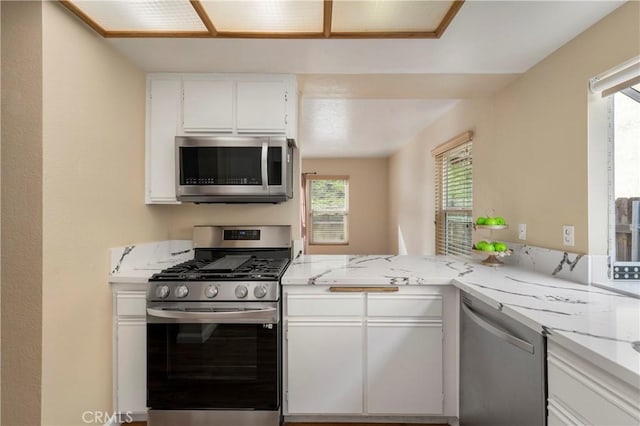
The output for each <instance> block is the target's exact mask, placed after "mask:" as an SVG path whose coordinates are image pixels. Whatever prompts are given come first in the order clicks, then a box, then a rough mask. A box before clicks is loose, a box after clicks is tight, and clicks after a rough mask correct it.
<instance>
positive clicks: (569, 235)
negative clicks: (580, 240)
mask: <svg viewBox="0 0 640 426" xmlns="http://www.w3.org/2000/svg"><path fill="white" fill-rule="evenodd" d="M562 244H564V245H565V246H569V247H573V246H574V245H575V229H574V226H573V225H563V226H562Z"/></svg>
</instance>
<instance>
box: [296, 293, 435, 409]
mask: <svg viewBox="0 0 640 426" xmlns="http://www.w3.org/2000/svg"><path fill="white" fill-rule="evenodd" d="M429 291H430V292H432V294H429V293H428V292H429ZM284 304H285V307H284V321H285V330H286V332H285V333H286V339H285V365H286V377H285V395H286V398H285V399H286V401H285V405H284V414H285V416H291V415H293V416H295V415H312V414H317V415H329V416H330V415H336V416H338V415H356V416H373V417H375V416H439V415H442V414H443V399H444V398H443V395H444V386H443V375H444V373H443V321H442V296H441V295H440V294H438V293H437V290H433V289H429V288H425V287H422V288H417V287H414V288H400V291H398V292H397V293H367V292H363V293H339V292H337V293H335V292H330V291H329V288H328V287H320V286H317V287H315V288H308V287H304V288H295V287H284Z"/></svg>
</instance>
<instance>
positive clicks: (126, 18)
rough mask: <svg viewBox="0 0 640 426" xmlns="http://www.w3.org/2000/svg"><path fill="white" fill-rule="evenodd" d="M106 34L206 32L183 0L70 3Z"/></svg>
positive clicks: (195, 14)
mask: <svg viewBox="0 0 640 426" xmlns="http://www.w3.org/2000/svg"><path fill="white" fill-rule="evenodd" d="M73 4H75V5H76V6H77V7H78V8H79V9H80V10H81V11H83V12H84V13H85V14H87V15H88V16H90V17H91V19H93V20H94V21H95V22H96V23H97V24H98V25H100V26H101V27H102V28H104V29H105V30H107V31H207V28H206V27H205V26H204V24H203V23H202V21H201V20H200V18H199V17H198V14H197V13H196V11H195V10H194V9H193V7H192V6H191V4H190V3H189V1H187V0H170V1H84V0H81V1H74V2H73Z"/></svg>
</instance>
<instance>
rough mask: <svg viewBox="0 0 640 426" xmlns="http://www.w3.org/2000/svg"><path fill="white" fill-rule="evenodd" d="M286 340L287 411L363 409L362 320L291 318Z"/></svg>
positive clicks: (324, 411)
mask: <svg viewBox="0 0 640 426" xmlns="http://www.w3.org/2000/svg"><path fill="white" fill-rule="evenodd" d="M287 342H288V345H287V352H288V360H289V363H288V366H287V369H288V377H289V381H288V388H287V391H288V402H289V411H291V412H295V413H307V414H322V413H339V414H358V413H361V412H362V322H361V321H349V322H347V321H337V322H296V321H291V322H289V324H288V329H287Z"/></svg>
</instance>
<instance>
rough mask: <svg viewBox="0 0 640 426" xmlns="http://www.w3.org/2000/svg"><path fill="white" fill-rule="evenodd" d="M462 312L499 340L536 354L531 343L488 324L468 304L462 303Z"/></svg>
mask: <svg viewBox="0 0 640 426" xmlns="http://www.w3.org/2000/svg"><path fill="white" fill-rule="evenodd" d="M462 310H463V311H464V313H465V314H466V315H467V316H468V317H469V318H471V320H472V321H473V322H475V323H476V324H478V325H479V326H480V327H482V328H484V329H485V330H486V331H488V332H489V333H491V334H493V335H494V336H496V337H497V338H499V339H501V340H504V341H505V342H508V343H511V344H512V345H513V346H515V347H517V348H518V349H522V350H523V351H526V352H529V353H533V352H534V348H533V345H532V344H531V343H529V342H525V341H524V340H522V339H520V338H518V337H516V336H513V335H511V334H509V333H507V332H505V331H503V330H500V329H499V328H498V327H496V326H494V325H493V324H491V323H489V322H487V321H486V320H484V319H482V318H481V317H480V316H479V315H478V314H476V313H475V312H473V311H472V310H471V309H470V308H469V307H468V306H467V305H466V303H462Z"/></svg>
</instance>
